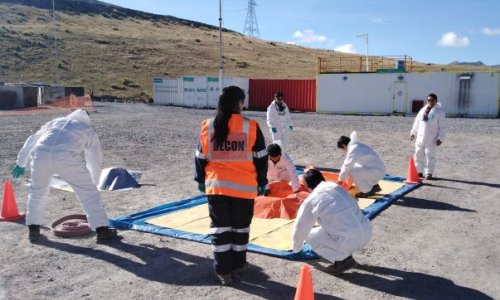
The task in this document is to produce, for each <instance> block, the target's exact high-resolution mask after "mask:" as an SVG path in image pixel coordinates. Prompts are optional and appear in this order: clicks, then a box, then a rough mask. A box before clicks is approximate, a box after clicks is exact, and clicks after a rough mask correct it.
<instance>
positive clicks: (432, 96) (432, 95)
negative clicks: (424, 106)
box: [427, 93, 438, 101]
mask: <svg viewBox="0 0 500 300" xmlns="http://www.w3.org/2000/svg"><path fill="white" fill-rule="evenodd" d="M427 97H431V98H432V99H433V100H436V101H437V99H438V96H436V94H432V93H431V94H429V95H428V96H427Z"/></svg>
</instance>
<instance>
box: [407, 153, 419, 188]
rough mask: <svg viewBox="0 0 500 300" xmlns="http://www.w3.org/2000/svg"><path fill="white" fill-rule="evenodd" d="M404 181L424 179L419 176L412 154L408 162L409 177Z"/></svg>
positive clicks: (410, 181)
mask: <svg viewBox="0 0 500 300" xmlns="http://www.w3.org/2000/svg"><path fill="white" fill-rule="evenodd" d="M403 182H404V183H410V184H417V183H422V179H420V177H419V176H418V172H417V168H416V167H415V161H414V160H413V156H410V161H409V162H408V177H406V180H405V181H403Z"/></svg>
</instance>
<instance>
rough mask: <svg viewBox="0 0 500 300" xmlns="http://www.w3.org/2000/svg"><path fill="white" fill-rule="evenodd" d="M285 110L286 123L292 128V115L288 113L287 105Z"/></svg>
mask: <svg viewBox="0 0 500 300" xmlns="http://www.w3.org/2000/svg"><path fill="white" fill-rule="evenodd" d="M285 109H286V112H285V118H286V125H287V126H288V127H289V128H290V129H292V127H293V126H292V125H293V124H292V115H291V114H290V109H289V108H288V105H287V106H286V108H285Z"/></svg>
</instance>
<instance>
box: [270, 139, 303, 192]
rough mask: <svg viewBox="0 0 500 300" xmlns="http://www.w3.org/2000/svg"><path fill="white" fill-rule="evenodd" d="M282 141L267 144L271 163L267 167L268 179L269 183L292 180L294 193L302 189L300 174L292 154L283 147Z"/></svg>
mask: <svg viewBox="0 0 500 300" xmlns="http://www.w3.org/2000/svg"><path fill="white" fill-rule="evenodd" d="M281 147H282V144H281V141H275V142H274V143H272V144H270V145H269V146H267V153H268V155H269V164H268V167H267V180H268V181H269V183H272V182H275V181H281V180H286V181H291V182H292V190H293V192H294V193H297V192H299V190H300V181H299V175H298V174H297V169H296V168H295V164H294V163H293V160H292V159H291V158H290V156H289V155H288V154H287V153H286V152H284V151H283V150H282V149H281Z"/></svg>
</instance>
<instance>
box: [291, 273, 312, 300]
mask: <svg viewBox="0 0 500 300" xmlns="http://www.w3.org/2000/svg"><path fill="white" fill-rule="evenodd" d="M294 300H314V292H313V286H312V275H311V267H310V266H308V265H303V266H302V267H301V268H300V277H299V281H298V282H297V291H296V292H295V298H294Z"/></svg>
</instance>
